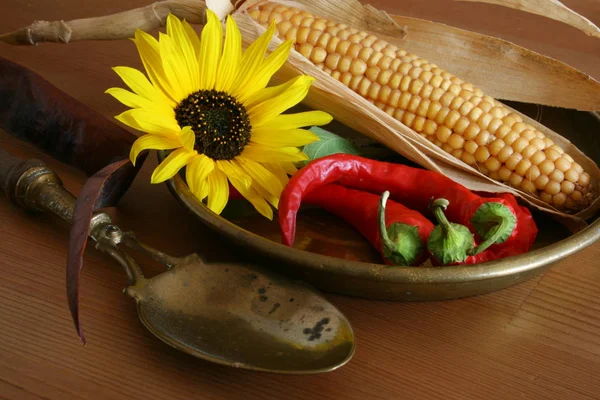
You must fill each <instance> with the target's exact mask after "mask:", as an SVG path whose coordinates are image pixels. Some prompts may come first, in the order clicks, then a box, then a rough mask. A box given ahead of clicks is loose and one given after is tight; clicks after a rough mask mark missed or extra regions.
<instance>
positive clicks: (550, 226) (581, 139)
mask: <svg viewBox="0 0 600 400" xmlns="http://www.w3.org/2000/svg"><path fill="white" fill-rule="evenodd" d="M511 106H513V107H515V108H519V109H521V111H523V112H527V111H529V112H531V113H535V112H537V110H536V109H535V108H534V109H531V106H530V105H522V104H511ZM545 114H546V116H545V120H544V121H542V122H543V123H544V124H545V125H547V126H549V127H551V128H553V129H555V130H556V131H558V132H561V134H563V135H564V136H567V137H568V138H569V139H570V140H571V141H573V142H574V143H575V144H576V145H577V146H578V147H579V148H581V149H584V151H586V152H587V153H588V155H589V156H590V157H592V158H593V159H594V160H595V161H596V162H599V160H600V149H598V148H597V147H598V144H597V143H593V142H588V143H585V140H586V139H587V140H588V141H589V140H590V139H589V138H590V137H591V135H589V132H590V131H593V130H595V131H597V130H598V129H600V119H599V118H598V117H597V115H595V114H590V113H581V112H576V111H572V110H563V109H546V111H545ZM587 150H589V151H587ZM159 157H160V158H162V157H164V154H161V155H159ZM167 184H168V187H169V189H170V190H171V192H172V194H173V195H174V196H175V197H176V198H177V199H178V200H179V201H180V202H181V203H182V204H183V205H184V206H185V207H186V208H188V209H189V210H190V211H191V212H192V213H193V214H194V215H195V216H196V217H197V218H199V219H200V220H201V221H202V222H203V223H205V224H206V225H208V226H209V227H211V228H212V229H214V230H215V231H216V232H218V233H219V234H221V235H223V236H224V237H226V238H227V239H229V240H231V241H233V242H235V243H238V244H240V245H242V246H244V247H247V248H248V249H249V250H250V251H251V252H253V253H257V254H259V255H260V256H262V257H263V258H262V259H263V260H264V262H265V264H267V265H269V266H271V267H273V268H277V269H278V270H280V271H282V272H286V273H288V274H290V275H292V276H294V277H297V278H299V279H303V280H305V281H307V282H309V283H310V284H312V285H313V286H315V287H317V288H319V289H321V290H323V291H325V292H331V293H338V294H345V295H352V296H360V297H365V298H371V299H381V300H400V301H424V300H443V299H453V298H459V297H467V296H474V295H479V294H484V293H489V292H493V291H495V290H499V289H503V288H506V287H509V286H512V285H515V284H518V283H520V282H523V281H525V280H527V279H530V278H531V277H533V276H535V275H537V274H539V273H541V272H544V271H545V270H547V269H548V268H550V266H551V265H552V264H554V263H555V262H557V261H559V260H562V259H564V258H565V257H568V256H570V255H571V254H573V253H576V252H577V251H579V250H581V249H583V248H584V247H587V246H589V245H591V244H592V243H594V242H595V241H597V240H598V239H600V218H599V217H598V216H596V218H595V219H593V220H592V221H590V224H589V226H587V227H586V228H585V229H583V230H581V231H580V232H578V233H575V234H572V235H571V234H569V233H568V232H567V231H566V230H565V229H564V228H563V227H562V226H560V225H559V224H558V223H556V222H554V221H552V220H551V219H549V218H548V217H546V216H544V215H538V214H535V213H534V217H535V219H536V222H537V223H538V227H539V228H540V234H539V236H538V239H537V240H536V244H535V246H534V249H535V250H533V251H531V252H529V253H527V254H523V255H520V256H514V257H508V258H505V259H502V260H497V261H493V262H488V263H484V264H477V265H471V266H449V267H437V268H436V267H389V266H385V265H383V264H379V263H378V261H377V260H378V259H379V255H378V254H377V253H376V252H375V251H374V249H372V248H371V247H370V245H369V244H368V242H366V240H364V239H362V238H361V237H360V235H359V234H358V233H356V232H355V231H354V230H353V228H352V227H350V225H347V224H346V223H345V222H344V221H342V220H340V219H337V218H336V217H333V216H331V215H328V214H327V213H325V212H322V211H320V210H316V209H310V208H309V209H304V210H302V211H301V212H300V213H299V214H298V229H297V234H296V245H295V248H290V247H287V246H284V245H282V244H280V243H279V240H280V236H279V226H278V224H277V222H275V221H273V222H271V221H267V220H266V219H265V218H264V217H261V216H258V214H257V213H252V212H251V213H241V214H240V212H239V210H236V211H235V212H229V213H228V212H224V213H223V216H219V215H217V214H215V213H213V212H212V211H210V210H209V209H208V208H207V207H206V206H205V205H204V204H203V203H201V202H199V201H198V200H197V199H196V198H195V197H194V196H193V195H192V194H191V192H190V191H189V188H188V187H187V185H186V183H185V181H184V180H183V179H182V178H181V176H179V175H177V176H175V177H174V178H173V179H171V180H169V181H168V183H167Z"/></svg>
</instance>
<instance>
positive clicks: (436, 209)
mask: <svg viewBox="0 0 600 400" xmlns="http://www.w3.org/2000/svg"><path fill="white" fill-rule="evenodd" d="M448 204H450V202H449V201H448V200H446V199H435V200H434V201H432V202H431V206H430V207H431V209H432V211H433V216H434V217H435V219H436V221H437V222H438V224H439V225H440V227H441V228H442V231H443V232H444V235H449V234H451V232H453V231H454V230H455V229H454V228H453V227H452V225H450V221H448V218H446V214H444V210H445V209H446V208H448Z"/></svg>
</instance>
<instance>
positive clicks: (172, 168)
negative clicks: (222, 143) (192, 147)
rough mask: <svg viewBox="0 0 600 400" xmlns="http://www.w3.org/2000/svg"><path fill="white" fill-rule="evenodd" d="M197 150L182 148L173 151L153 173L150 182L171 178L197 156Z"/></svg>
mask: <svg viewBox="0 0 600 400" xmlns="http://www.w3.org/2000/svg"><path fill="white" fill-rule="evenodd" d="M196 154H197V153H196V152H195V151H193V152H190V151H187V150H186V149H183V148H180V149H177V150H175V151H173V152H172V153H171V154H169V156H168V157H167V158H165V159H164V160H163V162H161V163H160V164H159V165H158V167H156V169H155V170H154V172H153V173H152V177H150V182H152V183H161V182H164V181H166V180H167V179H171V178H172V177H173V176H175V174H176V173H177V172H179V170H180V169H181V168H183V167H185V166H186V165H187V164H188V163H189V162H190V161H192V160H193V159H194V157H195V156H196Z"/></svg>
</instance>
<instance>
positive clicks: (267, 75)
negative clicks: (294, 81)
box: [238, 40, 294, 102]
mask: <svg viewBox="0 0 600 400" xmlns="http://www.w3.org/2000/svg"><path fill="white" fill-rule="evenodd" d="M293 44H294V42H293V41H292V40H288V41H286V42H284V43H282V44H281V45H279V46H278V47H277V48H276V49H275V51H273V52H272V53H271V54H269V56H268V57H267V58H266V59H265V60H264V61H263V62H262V63H261V64H260V66H259V67H258V68H257V70H256V72H255V73H254V76H253V78H252V80H250V81H248V83H247V85H246V86H245V88H244V91H243V94H242V93H241V94H240V97H239V98H238V101H241V102H244V101H245V100H246V99H247V98H249V97H251V96H252V95H253V94H255V93H256V92H257V91H259V90H261V89H264V88H265V86H267V83H269V81H270V80H271V77H272V76H273V75H274V74H275V72H277V71H278V70H279V68H281V66H282V65H283V64H284V63H285V61H286V60H287V58H288V56H289V55H290V50H291V49H292V45H293Z"/></svg>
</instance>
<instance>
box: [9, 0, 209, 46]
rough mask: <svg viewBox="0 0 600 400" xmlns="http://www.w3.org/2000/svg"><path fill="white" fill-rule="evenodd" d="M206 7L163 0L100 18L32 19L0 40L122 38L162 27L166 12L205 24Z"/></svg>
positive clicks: (199, 0)
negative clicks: (136, 32)
mask: <svg viewBox="0 0 600 400" xmlns="http://www.w3.org/2000/svg"><path fill="white" fill-rule="evenodd" d="M205 8H206V5H205V3H204V1H203V0H166V1H160V2H156V3H153V4H150V5H148V6H145V7H141V8H136V9H132V10H127V11H123V12H120V13H116V14H111V15H105V16H102V17H94V18H83V19H74V20H72V21H66V22H65V21H51V22H50V21H35V22H34V23H32V24H31V25H29V26H27V27H24V28H20V29H18V30H16V31H14V32H10V33H5V34H3V35H0V41H1V42H5V43H8V44H12V45H37V44H39V43H43V42H56V43H70V42H75V41H80V40H115V39H124V38H130V37H133V35H134V33H135V30H136V29H142V30H144V31H150V30H153V29H156V28H158V27H160V26H164V25H165V21H166V18H167V15H169V13H172V14H174V15H177V16H178V17H179V18H182V19H183V18H185V19H186V20H187V21H188V22H190V23H195V24H204V23H205V21H206V19H205V18H206V16H205V13H204V10H205Z"/></svg>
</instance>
